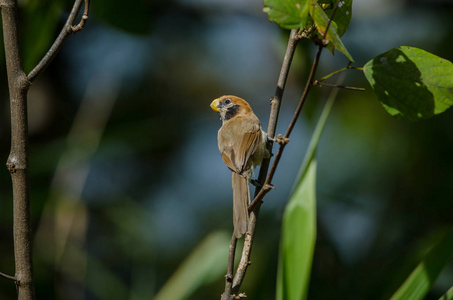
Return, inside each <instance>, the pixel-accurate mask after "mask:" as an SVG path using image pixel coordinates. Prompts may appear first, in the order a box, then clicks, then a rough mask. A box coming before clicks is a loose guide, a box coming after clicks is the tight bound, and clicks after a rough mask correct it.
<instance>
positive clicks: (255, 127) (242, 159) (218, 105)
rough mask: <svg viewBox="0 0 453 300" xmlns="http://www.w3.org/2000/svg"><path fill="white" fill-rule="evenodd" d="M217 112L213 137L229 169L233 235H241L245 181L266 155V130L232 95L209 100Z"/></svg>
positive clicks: (244, 228) (245, 221)
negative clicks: (218, 118)
mask: <svg viewBox="0 0 453 300" xmlns="http://www.w3.org/2000/svg"><path fill="white" fill-rule="evenodd" d="M211 108H212V109H213V110H214V111H216V112H218V113H219V114H220V119H221V120H222V127H221V128H220V130H219V133H218V136H217V140H218V144H219V150H220V154H222V159H223V161H224V162H225V164H226V165H227V166H228V168H229V169H230V170H231V171H233V176H232V185H233V224H234V235H235V236H236V237H237V238H240V237H242V236H243V235H244V234H245V232H246V231H247V226H248V223H249V213H248V209H247V208H248V205H249V203H250V190H249V182H250V179H251V177H252V173H253V168H254V167H256V166H258V165H260V164H261V161H262V160H263V158H265V157H267V158H268V157H270V155H269V152H268V150H267V148H266V142H267V134H266V132H264V131H263V130H262V129H261V123H260V120H259V119H258V118H257V117H256V115H255V114H254V113H253V110H252V108H251V107H250V105H249V104H248V103H247V102H246V101H245V100H244V99H241V98H239V97H236V96H222V97H220V98H217V99H215V100H214V101H212V103H211Z"/></svg>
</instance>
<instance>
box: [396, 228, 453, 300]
mask: <svg viewBox="0 0 453 300" xmlns="http://www.w3.org/2000/svg"><path fill="white" fill-rule="evenodd" d="M452 259H453V229H450V230H447V231H446V232H445V233H444V235H443V236H442V238H441V239H440V240H439V241H438V243H437V244H436V245H435V246H434V247H433V248H432V249H431V250H430V251H429V253H428V254H427V256H426V257H425V258H424V259H423V260H422V261H421V262H420V263H419V264H418V266H417V267H416V268H415V270H414V271H412V273H411V274H410V275H409V277H408V278H407V279H406V281H404V283H403V284H402V285H401V286H400V288H399V289H398V290H397V291H396V292H395V294H393V296H392V298H391V299H392V300H403V299H413V300H418V299H420V300H421V299H424V297H425V296H426V294H427V293H428V291H429V290H430V289H431V287H432V285H433V284H434V282H435V281H436V278H437V277H438V276H439V274H440V273H441V271H442V270H443V269H444V268H445V266H446V265H447V264H448V263H449V262H450V261H451V260H452ZM447 294H448V293H447ZM450 294H451V292H450ZM446 299H448V298H446Z"/></svg>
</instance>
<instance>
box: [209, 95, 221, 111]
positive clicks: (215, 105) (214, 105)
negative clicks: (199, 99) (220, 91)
mask: <svg viewBox="0 0 453 300" xmlns="http://www.w3.org/2000/svg"><path fill="white" fill-rule="evenodd" d="M219 105H220V102H219V98H217V99H215V100H214V101H212V102H211V108H212V110H213V111H216V112H219V111H220V109H219Z"/></svg>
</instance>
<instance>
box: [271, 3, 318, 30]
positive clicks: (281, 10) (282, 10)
mask: <svg viewBox="0 0 453 300" xmlns="http://www.w3.org/2000/svg"><path fill="white" fill-rule="evenodd" d="M309 3H310V0H264V8H263V11H264V12H265V13H267V14H268V15H269V21H271V22H275V23H277V24H278V25H280V26H281V27H282V28H285V29H297V28H303V27H305V26H306V25H307V23H308V22H309V15H308V7H309Z"/></svg>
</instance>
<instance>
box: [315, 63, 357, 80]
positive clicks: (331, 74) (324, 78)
mask: <svg viewBox="0 0 453 300" xmlns="http://www.w3.org/2000/svg"><path fill="white" fill-rule="evenodd" d="M348 69H350V67H349V66H348V67H344V68H341V69H340V70H336V71H334V72H332V73H330V74H327V75H326V76H324V77H322V78H321V79H318V82H321V81H324V80H326V79H327V78H330V77H332V76H333V75H336V74H338V73H340V72H343V71H344V70H348Z"/></svg>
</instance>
